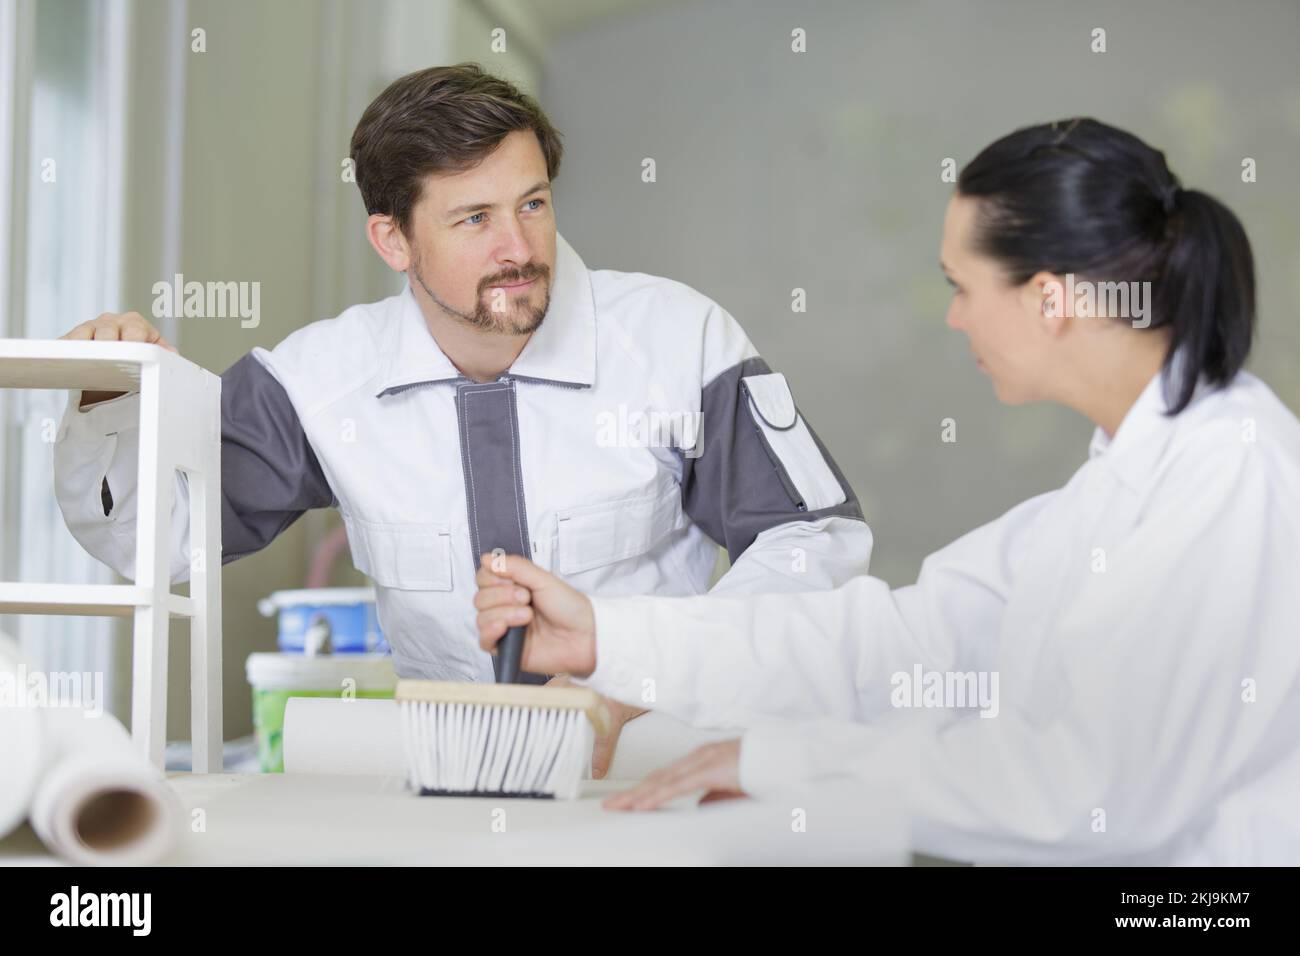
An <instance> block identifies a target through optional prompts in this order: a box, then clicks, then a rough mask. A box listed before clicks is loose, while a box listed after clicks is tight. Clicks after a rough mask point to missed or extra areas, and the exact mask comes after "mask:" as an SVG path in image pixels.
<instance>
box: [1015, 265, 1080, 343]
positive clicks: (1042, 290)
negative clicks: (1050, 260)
mask: <svg viewBox="0 0 1300 956" xmlns="http://www.w3.org/2000/svg"><path fill="white" fill-rule="evenodd" d="M1069 291H1070V290H1069V287H1068V286H1067V284H1066V281H1065V279H1064V277H1062V276H1058V275H1056V274H1054V273H1051V272H1036V273H1034V274H1033V275H1032V276H1031V277H1030V279H1029V281H1028V282H1026V283H1025V285H1024V292H1023V297H1024V299H1023V301H1024V306H1025V308H1026V309H1027V310H1028V311H1030V312H1032V313H1034V315H1035V318H1036V319H1037V320H1038V321H1039V322H1040V324H1041V326H1042V329H1043V331H1044V332H1046V333H1047V334H1048V335H1050V336H1052V337H1053V338H1055V337H1057V336H1060V335H1063V334H1064V333H1065V331H1066V329H1068V328H1069V326H1070V323H1071V322H1072V321H1074V302H1073V301H1072V297H1071V296H1070V295H1069Z"/></svg>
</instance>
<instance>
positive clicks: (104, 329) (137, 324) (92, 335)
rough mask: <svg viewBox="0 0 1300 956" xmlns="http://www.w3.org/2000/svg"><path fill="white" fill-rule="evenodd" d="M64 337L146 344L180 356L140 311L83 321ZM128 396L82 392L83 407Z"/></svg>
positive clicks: (122, 393)
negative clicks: (158, 346) (159, 346)
mask: <svg viewBox="0 0 1300 956" xmlns="http://www.w3.org/2000/svg"><path fill="white" fill-rule="evenodd" d="M60 338H62V339H72V340H81V341H89V340H94V341H96V342H145V343H147V344H152V345H161V346H162V347H163V348H165V349H167V350H168V351H171V352H176V354H177V355H179V354H180V352H178V351H177V350H176V347H175V346H174V345H172V344H171V343H170V342H168V341H167V340H166V339H164V338H163V337H162V333H161V332H159V331H158V330H157V329H155V328H154V327H153V326H152V325H150V324H149V322H148V320H146V319H145V317H144V316H143V315H141V314H140V313H139V312H123V313H122V314H121V315H115V314H113V313H112V312H105V313H104V314H103V315H101V316H100V317H99V318H97V319H92V320H91V321H90V322H82V323H81V324H80V325H79V326H77V327H76V328H75V329H73V330H72V331H71V332H69V333H68V334H67V335H62V336H60ZM125 394H126V393H125V392H82V393H81V407H82V408H85V407H87V406H88V405H94V404H95V403H96V402H106V401H108V400H109V399H110V398H117V397H118V396H119V395H125Z"/></svg>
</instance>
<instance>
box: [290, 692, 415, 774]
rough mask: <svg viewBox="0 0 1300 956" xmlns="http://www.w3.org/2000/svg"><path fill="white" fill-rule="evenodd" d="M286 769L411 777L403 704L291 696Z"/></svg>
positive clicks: (296, 771) (295, 771)
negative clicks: (401, 714) (401, 712)
mask: <svg viewBox="0 0 1300 956" xmlns="http://www.w3.org/2000/svg"><path fill="white" fill-rule="evenodd" d="M284 772H285V773H341V774H383V775H387V776H396V777H405V776H406V757H405V756H404V754H403V752H402V724H401V720H400V718H399V714H398V711H397V703H396V702H395V701H392V700H373V699H369V698H365V697H354V698H342V697H290V698H289V700H288V703H287V704H286V706H285V708H284Z"/></svg>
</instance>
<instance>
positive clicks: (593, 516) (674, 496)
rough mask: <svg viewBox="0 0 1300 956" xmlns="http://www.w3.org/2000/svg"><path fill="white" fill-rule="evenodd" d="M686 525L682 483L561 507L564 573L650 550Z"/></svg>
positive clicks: (558, 525) (560, 567) (559, 528)
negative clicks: (679, 486) (650, 492)
mask: <svg viewBox="0 0 1300 956" xmlns="http://www.w3.org/2000/svg"><path fill="white" fill-rule="evenodd" d="M684 524H685V519H684V517H683V515H682V500H681V492H680V491H679V489H678V488H677V487H676V486H673V487H672V488H669V489H667V490H665V491H660V492H655V493H653V494H649V495H644V496H640V497H635V498H621V499H619V500H617V501H602V502H598V503H596V504H591V505H582V506H580V507H577V508H565V509H563V510H561V511H557V512H556V538H557V541H556V549H557V559H558V566H557V570H558V571H559V572H560V573H561V574H578V573H580V572H582V571H589V570H591V569H592V568H597V567H600V566H601V565H604V564H613V563H614V562H615V561H624V560H626V559H628V558H633V557H636V556H637V555H640V554H644V553H645V552H647V551H649V550H650V549H651V548H653V547H654V546H655V545H656V544H658V543H659V542H660V540H662V539H663V538H664V537H665V536H666V535H668V534H669V533H671V532H673V531H676V530H677V529H678V528H681V527H682V526H683V525H684Z"/></svg>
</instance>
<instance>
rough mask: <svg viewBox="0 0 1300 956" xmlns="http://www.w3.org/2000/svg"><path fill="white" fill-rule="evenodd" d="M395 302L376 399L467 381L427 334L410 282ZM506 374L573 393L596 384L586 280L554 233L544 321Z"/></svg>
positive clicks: (591, 313)
mask: <svg viewBox="0 0 1300 956" xmlns="http://www.w3.org/2000/svg"><path fill="white" fill-rule="evenodd" d="M397 300H398V301H397V311H398V315H397V322H396V326H395V328H394V330H393V333H392V334H390V335H389V337H388V343H387V346H386V349H387V354H386V356H385V359H384V365H383V367H382V369H381V371H380V374H379V376H378V378H377V379H376V382H375V396H376V397H379V396H381V395H383V394H384V393H385V392H390V391H395V390H398V389H401V388H404V387H406V386H411V385H427V384H433V383H437V382H457V381H467V379H466V378H465V376H463V375H462V374H461V373H460V370H459V369H457V368H456V366H455V365H453V364H452V361H451V359H449V358H447V356H446V353H444V352H443V351H442V349H441V348H439V347H438V343H437V341H436V340H435V339H434V337H433V336H432V335H431V334H430V332H429V327H428V325H427V324H426V323H425V321H424V313H422V312H421V311H420V305H419V303H418V302H416V301H415V295H414V294H413V293H412V292H411V286H410V283H407V285H406V287H405V288H404V289H402V292H401V294H400V295H399V296H398V297H397ZM505 374H506V376H508V377H510V378H520V379H525V380H528V381H535V382H550V383H553V384H557V385H567V386H569V387H572V388H587V387H590V386H591V385H592V384H594V383H595V381H596V306H595V300H594V298H593V295H592V290H591V276H590V274H589V273H588V271H587V267H586V265H585V264H584V263H583V261H582V259H581V258H580V257H579V256H578V254H577V253H576V252H575V251H574V250H573V247H572V246H570V245H569V243H568V242H566V241H565V239H564V237H563V236H561V235H560V234H559V233H556V235H555V278H554V280H553V282H552V285H551V304H550V307H549V308H548V309H547V311H546V319H545V321H543V322H542V324H541V325H540V326H538V328H537V331H536V332H534V333H533V334H532V337H531V338H529V340H528V344H526V345H525V346H524V348H523V351H522V352H520V353H519V357H518V358H516V359H515V362H514V364H513V365H511V366H510V368H509V369H507V371H506V373H505Z"/></svg>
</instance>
